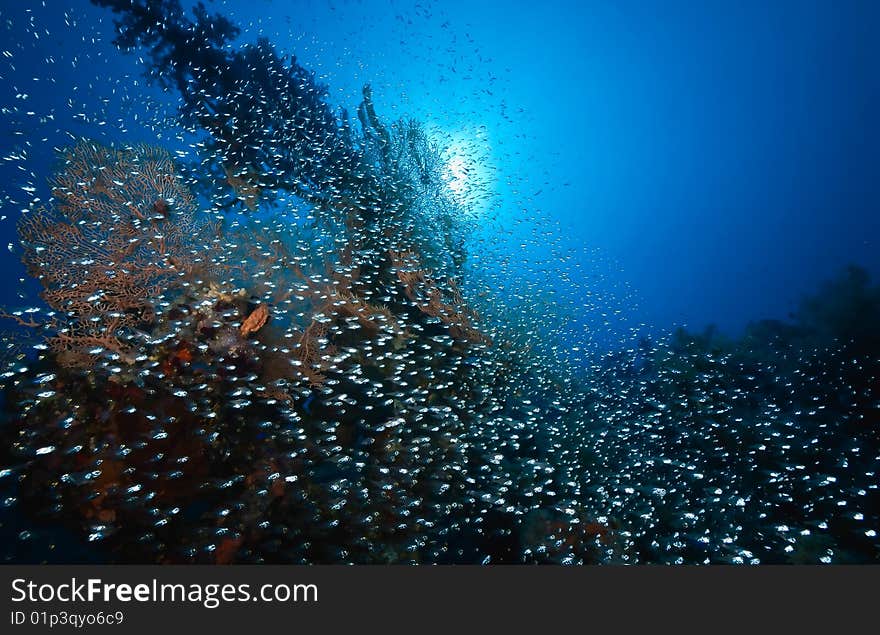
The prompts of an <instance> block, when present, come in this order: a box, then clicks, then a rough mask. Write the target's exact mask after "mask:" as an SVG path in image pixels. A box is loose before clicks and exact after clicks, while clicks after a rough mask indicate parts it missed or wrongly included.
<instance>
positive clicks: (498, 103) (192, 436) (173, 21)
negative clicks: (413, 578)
mask: <svg viewBox="0 0 880 635" xmlns="http://www.w3.org/2000/svg"><path fill="white" fill-rule="evenodd" d="M730 4H733V5H735V6H727V4H726V3H705V4H703V3H687V2H654V1H647V0H646V1H645V2H636V3H629V2H623V3H616V2H615V3H610V2H609V3H606V2H551V3H529V2H500V1H497V2H494V1H489V0H486V1H478V2H460V1H450V2H440V1H431V0H422V1H415V0H375V1H367V0H360V1H359V0H314V1H306V0H302V1H300V0H296V1H294V0H290V1H282V0H275V1H270V0H247V1H245V0H215V1H208V2H204V3H202V2H191V1H189V0H91V1H89V0H58V1H56V0H42V1H40V0H22V1H13V0H3V1H2V2H0V29H2V33H3V35H2V43H0V89H2V97H0V130H2V147H0V176H2V179H0V206H2V210H0V234H2V245H3V247H4V248H3V249H2V255H0V258H2V263H0V264H2V267H3V270H4V275H5V277H4V284H3V290H2V298H0V350H2V355H0V413H2V414H0V561H2V562H4V563H44V562H45V563H67V564H70V563H162V564H164V563H172V564H173V563H202V564H232V563H289V564H305V563H316V564H332V563H337V564H338V563H357V564H361V563H364V564H371V563H373V564H388V563H400V564H435V563H436V564H562V565H569V564H822V563H826V564H852V563H865V564H869V563H874V564H877V563H878V562H880V536H878V532H880V245H878V237H880V213H878V212H880V205H878V204H880V178H878V174H877V166H878V165H880V162H878V160H880V134H878V130H880V128H878V127H877V125H876V123H875V116H876V112H877V109H878V107H880V73H878V70H880V68H878V67H880V64H878V60H880V56H878V51H877V44H876V41H875V36H874V33H875V32H876V29H875V27H876V25H877V24H878V18H880V9H878V7H877V6H876V5H874V4H873V3H869V2H858V1H853V2H842V3H832V2H776V3H769V4H768V3H759V2H745V3H730ZM539 5H540V6H539Z"/></svg>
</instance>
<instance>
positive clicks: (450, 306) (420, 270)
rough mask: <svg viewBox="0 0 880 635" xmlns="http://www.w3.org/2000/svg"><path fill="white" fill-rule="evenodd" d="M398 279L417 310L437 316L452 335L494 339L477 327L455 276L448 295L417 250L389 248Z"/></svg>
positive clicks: (476, 340)
mask: <svg viewBox="0 0 880 635" xmlns="http://www.w3.org/2000/svg"><path fill="white" fill-rule="evenodd" d="M388 256H389V258H390V259H391V262H392V265H393V268H394V271H395V272H396V274H397V279H398V280H399V281H400V284H401V285H403V290H404V294H405V295H406V297H407V298H409V300H410V301H412V302H413V304H415V306H416V307H418V309H419V310H420V311H421V312H422V313H424V314H425V315H428V316H429V317H432V318H438V319H439V320H440V321H441V322H442V323H443V324H445V325H447V326H448V327H449V334H450V335H451V336H452V337H454V338H456V339H462V340H466V341H468V342H471V343H483V344H489V343H491V340H490V339H489V338H488V337H487V336H486V335H484V334H483V333H482V332H481V331H480V330H479V329H477V328H476V327H475V326H474V324H473V320H474V319H475V318H476V313H475V312H474V311H473V310H471V309H469V308H468V307H467V305H466V304H465V302H464V300H463V299H462V296H461V291H460V290H459V288H458V284H457V283H456V281H455V279H454V278H449V280H448V281H447V283H448V285H449V292H448V294H444V293H443V291H442V290H441V289H440V287H439V286H438V285H437V283H436V282H435V281H434V280H433V278H432V277H431V274H430V272H429V271H428V270H427V269H425V268H424V267H423V266H422V264H421V261H420V259H419V256H418V254H417V253H415V252H413V251H395V250H393V249H392V250H389V252H388Z"/></svg>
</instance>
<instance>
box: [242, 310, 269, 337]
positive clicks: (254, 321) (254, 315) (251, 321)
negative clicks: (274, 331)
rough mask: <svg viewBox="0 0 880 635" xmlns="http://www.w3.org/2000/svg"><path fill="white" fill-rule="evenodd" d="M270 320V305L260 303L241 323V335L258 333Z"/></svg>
mask: <svg viewBox="0 0 880 635" xmlns="http://www.w3.org/2000/svg"><path fill="white" fill-rule="evenodd" d="M268 320H269V306H268V305H266V304H260V305H258V306H257V308H256V309H254V310H253V311H252V312H251V314H250V315H249V316H247V317H246V318H245V320H244V322H242V324H241V336H242V337H247V336H248V335H251V334H252V333H256V332H257V331H259V330H260V329H261V328H263V327H264V326H265V325H266V322H267V321H268Z"/></svg>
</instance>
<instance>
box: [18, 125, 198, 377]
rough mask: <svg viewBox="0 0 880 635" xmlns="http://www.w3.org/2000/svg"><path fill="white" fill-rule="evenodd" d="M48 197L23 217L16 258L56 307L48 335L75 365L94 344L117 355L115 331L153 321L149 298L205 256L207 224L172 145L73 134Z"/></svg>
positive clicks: (125, 350) (125, 352) (122, 349)
mask: <svg viewBox="0 0 880 635" xmlns="http://www.w3.org/2000/svg"><path fill="white" fill-rule="evenodd" d="M51 186H52V193H53V196H54V199H55V201H54V203H55V204H54V205H53V206H50V207H48V208H40V209H39V210H36V211H34V212H31V213H29V214H26V215H25V216H23V217H22V219H21V220H20V222H19V224H18V233H19V237H20V239H21V244H22V246H23V247H24V256H23V261H24V264H25V265H26V266H27V269H28V271H29V273H30V274H31V275H33V276H34V277H35V278H37V279H38V280H39V281H40V283H41V284H42V286H43V292H42V296H43V299H44V300H45V301H46V302H47V303H48V304H49V306H50V307H51V308H52V309H54V310H55V311H57V312H58V313H59V314H60V317H59V318H57V319H58V322H57V323H56V324H54V326H55V327H56V328H55V330H56V331H57V334H56V335H55V336H54V337H52V338H50V344H51V346H52V347H53V349H55V350H56V351H57V352H59V353H61V354H62V357H63V358H64V359H65V360H66V361H67V362H68V363H69V364H70V365H74V366H79V365H84V364H87V363H89V361H90V360H92V358H93V357H94V355H96V354H97V353H98V352H100V351H110V352H112V353H115V354H117V355H119V356H121V357H123V358H126V357H128V356H130V355H131V347H130V345H129V344H127V343H125V342H124V341H123V339H122V338H121V337H120V333H121V331H125V330H126V329H132V328H137V327H139V326H143V325H148V324H150V323H152V321H153V304H154V302H155V301H156V299H157V298H158V297H159V296H161V295H162V293H163V292H165V291H167V290H168V289H169V288H171V287H173V286H174V283H175V281H176V280H179V279H181V278H184V277H189V276H191V275H193V274H195V273H196V272H197V271H198V270H200V269H201V268H203V267H205V266H206V265H207V264H209V263H208V262H207V261H206V256H205V253H206V251H205V246H206V245H210V244H211V236H212V226H211V225H210V224H209V223H204V222H200V221H199V220H198V219H197V218H196V208H195V205H194V203H193V197H192V194H191V193H190V192H189V190H188V189H187V188H186V186H185V185H184V184H183V183H182V182H181V181H180V179H179V178H178V176H177V174H176V173H175V169H174V164H173V162H172V161H171V157H170V155H169V154H168V153H167V152H166V151H164V150H161V149H158V148H154V147H150V146H138V147H134V148H127V149H115V148H110V147H106V146H102V145H98V144H93V143H89V142H81V143H79V144H78V145H76V146H75V147H73V148H72V149H70V150H68V151H67V152H66V153H65V154H64V165H63V167H62V168H61V169H60V171H59V172H58V173H57V174H56V175H55V177H54V178H53V180H52V181H51Z"/></svg>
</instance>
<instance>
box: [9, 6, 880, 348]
mask: <svg viewBox="0 0 880 635" xmlns="http://www.w3.org/2000/svg"><path fill="white" fill-rule="evenodd" d="M209 5H210V7H211V8H213V9H216V10H220V11H223V12H226V13H229V14H231V15H232V16H233V18H234V19H235V20H236V21H238V22H239V23H240V24H241V25H242V26H243V27H244V33H243V36H242V39H243V40H248V41H252V40H254V39H255V38H256V37H257V36H258V35H260V34H263V35H266V36H268V37H269V38H270V39H272V40H273V41H274V42H275V43H276V44H277V45H278V46H279V48H280V49H282V50H287V51H289V52H292V53H296V54H297V56H298V57H299V59H300V60H301V62H302V63H304V65H306V66H308V67H311V68H314V69H315V70H316V72H317V73H318V75H319V76H320V77H321V78H322V79H323V81H324V82H325V83H326V84H327V85H328V86H329V87H330V91H331V95H332V99H333V101H334V102H335V103H337V104H339V105H345V106H347V107H349V110H350V111H351V112H353V111H354V108H355V107H356V105H357V103H358V101H359V94H358V91H359V89H360V86H361V85H362V84H363V83H364V82H371V83H372V84H373V87H374V91H373V92H374V95H375V97H376V104H377V109H378V111H379V112H380V113H381V114H382V115H383V116H385V117H386V118H395V117H398V116H402V115H412V116H414V117H416V118H419V119H422V120H426V121H428V122H429V123H430V124H432V125H433V126H434V127H435V128H436V129H437V130H438V131H440V132H441V134H445V135H448V138H449V139H450V140H452V141H453V143H455V144H460V145H461V144H464V143H465V142H467V141H468V140H470V141H473V142H474V143H476V144H477V145H478V146H479V147H480V148H483V150H482V153H481V155H482V156H481V157H480V161H481V165H479V166H471V167H472V168H473V169H475V170H480V171H481V174H482V176H483V177H485V178H487V179H488V180H489V181H490V183H491V185H492V188H493V189H494V191H495V192H496V193H497V195H498V198H497V200H498V201H499V207H498V208H497V209H496V210H495V213H497V215H498V218H500V219H501V221H502V223H503V224H506V225H509V227H510V228H511V230H512V231H517V229H516V224H515V219H516V218H517V217H520V216H522V215H529V214H531V213H532V211H533V210H543V211H544V212H545V213H546V214H547V215H549V216H551V217H553V218H556V219H558V220H559V221H560V223H561V224H562V225H563V227H566V228H567V230H566V232H565V235H564V239H565V240H566V241H568V243H569V244H570V245H574V246H577V247H580V246H586V247H588V248H590V249H592V248H598V249H599V250H600V252H601V253H602V254H604V255H605V257H607V258H608V259H610V260H612V261H616V262H617V263H619V273H618V274H617V275H619V276H620V278H621V279H622V280H627V281H629V282H630V283H631V284H632V286H633V288H635V289H636V290H637V292H638V294H639V296H640V298H641V302H640V309H639V311H640V315H639V316H638V317H640V318H642V319H644V320H646V321H649V322H651V323H654V324H657V325H658V326H669V325H672V324H673V323H676V322H686V323H688V324H689V325H690V326H692V327H694V328H699V327H701V326H703V325H704V324H707V323H709V322H715V323H718V324H719V325H720V326H721V327H722V328H723V329H725V330H728V331H737V330H739V329H740V328H741V327H742V326H743V325H744V324H745V323H746V322H747V321H748V320H750V319H755V318H762V317H779V318H784V317H785V316H786V315H787V314H788V312H789V311H790V310H791V309H792V308H793V307H794V306H795V305H796V302H797V300H798V299H799V297H800V296H801V295H802V294H803V293H805V292H808V291H810V290H812V289H814V288H815V287H816V285H817V283H818V282H819V281H820V280H822V279H825V278H827V277H830V276H832V275H834V274H835V273H836V272H837V271H838V270H839V269H840V268H841V267H842V266H843V265H845V264H846V263H850V262H853V263H858V264H861V265H864V266H866V267H868V268H869V269H870V270H871V271H872V272H874V274H875V275H876V274H877V273H880V249H878V244H877V237H878V235H880V215H878V210H880V205H878V204H880V179H878V178H877V166H878V164H880V161H878V160H880V133H878V127H877V125H876V123H875V117H876V113H877V112H878V108H880V74H878V64H877V60H878V55H877V47H876V44H875V43H874V39H875V34H876V32H877V28H878V26H880V20H878V18H880V5H877V4H876V3H873V2H818V3H817V2H807V1H796V2H773V3H763V2H737V3H711V2H710V3H692V2H667V1H664V2H631V3H630V2H614V3H611V2H608V3H599V2H582V1H578V2H568V3H561V2H560V3H544V2H542V3H524V2H474V1H470V2H442V3H431V2H372V1H371V2H341V1H339V2H337V1H332V2H327V1H322V2H271V1H268V0H247V1H244V0H229V1H227V2H211V3H209ZM65 7H69V9H67V10H66V11H65ZM65 13H66V16H65ZM2 20H3V22H4V23H5V24H4V26H3V28H4V33H5V34H6V38H7V43H6V44H5V45H3V46H2V48H4V49H6V50H8V51H9V52H10V53H11V55H12V56H11V57H0V76H2V82H0V86H2V88H0V90H2V93H0V106H3V107H5V110H3V111H2V112H0V140H2V147H0V154H2V156H3V158H4V160H3V162H2V166H0V177H2V182H3V185H2V188H3V197H4V198H3V212H2V213H3V214H4V215H6V216H7V219H6V220H3V221H0V234H2V235H0V238H2V244H3V245H4V249H3V255H2V260H0V266H2V267H3V268H4V271H7V272H16V273H19V272H20V268H17V267H18V265H17V258H18V257H17V255H16V254H12V253H9V252H8V251H7V250H6V249H5V246H6V244H7V243H8V242H14V241H15V236H14V219H15V218H16V216H17V215H18V213H19V210H20V209H21V208H22V207H25V206H26V205H27V203H28V201H29V200H30V198H31V194H30V193H29V192H27V191H24V190H22V189H20V188H21V187H22V186H26V187H29V186H34V187H36V188H37V190H36V192H35V193H34V195H36V196H40V197H42V198H43V199H44V200H45V198H46V194H47V192H46V188H45V177H46V176H47V175H48V173H49V165H50V161H51V157H52V146H53V145H62V144H64V143H66V142H69V140H70V137H69V136H68V135H67V134H66V133H67V132H70V133H72V134H74V135H81V134H86V135H90V136H94V137H98V138H102V139H104V140H107V141H109V140H115V141H123V142H133V141H140V140H149V141H156V140H157V139H156V133H155V132H154V131H152V130H150V129H147V128H144V127H143V126H141V125H140V124H139V123H138V121H135V120H134V119H133V114H135V113H138V112H139V111H140V112H144V111H146V110H147V109H150V108H152V106H151V104H150V103H149V102H148V101H147V100H146V99H145V98H144V96H145V95H149V96H151V97H153V98H156V99H158V100H160V101H162V100H164V101H166V102H167V103H173V102H171V101H170V100H171V98H172V96H168V97H166V96H164V95H163V94H162V93H161V91H159V90H158V89H156V88H151V89H146V88H145V87H144V82H143V80H142V79H140V74H141V72H142V66H141V65H140V64H139V63H138V61H137V57H136V56H122V55H121V54H119V53H118V52H116V51H115V49H114V48H113V47H112V45H111V44H110V42H109V40H110V39H111V38H112V23H111V20H110V16H109V14H108V13H107V12H105V11H103V10H100V9H96V8H94V7H91V6H90V5H89V4H88V3H87V2H85V1H84V0H76V1H70V2H60V1H59V2H54V1H53V2H50V3H48V6H46V7H44V6H42V5H41V4H40V3H35V2H33V3H31V2H10V1H6V2H3V3H2ZM68 24H70V25H71V26H68ZM47 31H48V33H47ZM35 34H36V35H35ZM13 67H14V68H13ZM23 94H27V95H28V97H27V98H23V97H21V96H20V95H23ZM16 95H19V97H16ZM70 100H73V101H70ZM28 113H33V114H28ZM47 114H52V115H53V118H52V119H43V121H40V118H41V117H45V116H46V115H47ZM82 114H85V115H86V118H93V119H92V120H91V121H84V120H83V118H82V116H81V115H82ZM158 141H159V143H162V144H163V145H166V146H170V147H172V148H181V149H185V148H186V140H184V139H174V138H171V139H169V138H167V135H166V136H165V137H163V138H161V139H159V140H158ZM23 149H25V150H27V151H28V159H27V160H26V161H20V160H17V159H10V158H9V157H10V155H11V154H12V153H18V152H20V151H21V150H23ZM23 168H24V169H23ZM484 213H486V214H489V213H490V212H489V211H486V212H484ZM524 268H526V265H524ZM10 294H11V291H10V292H9V293H7V294H6V296H7V297H5V298H4V300H6V301H7V303H8V302H9V301H10V300H12V299H11V298H9V297H8V296H9V295H10ZM12 301H13V303H14V300H12Z"/></svg>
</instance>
